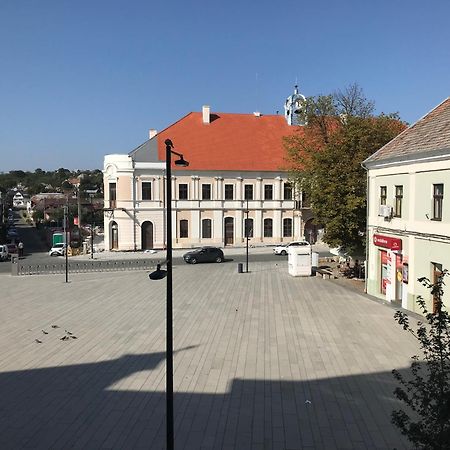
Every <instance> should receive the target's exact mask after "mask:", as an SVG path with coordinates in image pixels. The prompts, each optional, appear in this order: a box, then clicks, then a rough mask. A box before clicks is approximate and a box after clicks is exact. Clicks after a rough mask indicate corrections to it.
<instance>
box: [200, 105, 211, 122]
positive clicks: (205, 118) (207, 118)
mask: <svg viewBox="0 0 450 450" xmlns="http://www.w3.org/2000/svg"><path fill="white" fill-rule="evenodd" d="M202 112H203V123H211V114H210V112H211V110H210V107H209V106H207V105H203V108H202Z"/></svg>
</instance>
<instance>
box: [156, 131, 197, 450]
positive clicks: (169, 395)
mask: <svg viewBox="0 0 450 450" xmlns="http://www.w3.org/2000/svg"><path fill="white" fill-rule="evenodd" d="M164 143H165V145H166V199H167V200H166V203H167V207H166V226H167V256H166V271H164V270H161V265H160V264H158V265H157V268H156V271H155V272H152V273H151V274H150V275H149V277H150V279H152V280H160V279H161V278H164V277H165V276H166V277H167V288H166V289H167V290H166V297H167V299H166V448H167V450H173V448H174V418H173V307H172V297H173V291H172V168H171V163H172V154H174V155H177V156H179V157H180V159H178V160H176V161H175V165H177V166H184V167H187V166H188V165H189V163H188V162H187V161H185V160H184V159H183V155H182V154H181V153H177V152H175V151H174V150H173V143H172V141H171V140H170V139H166V140H165V142H164Z"/></svg>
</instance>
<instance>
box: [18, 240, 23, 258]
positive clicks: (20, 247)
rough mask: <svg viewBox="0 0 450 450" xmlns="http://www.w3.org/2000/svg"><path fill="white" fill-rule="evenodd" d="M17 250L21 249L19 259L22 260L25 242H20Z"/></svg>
mask: <svg viewBox="0 0 450 450" xmlns="http://www.w3.org/2000/svg"><path fill="white" fill-rule="evenodd" d="M17 248H18V249H19V258H22V257H23V242H22V241H19V244H18V245H17Z"/></svg>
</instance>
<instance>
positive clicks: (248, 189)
mask: <svg viewBox="0 0 450 450" xmlns="http://www.w3.org/2000/svg"><path fill="white" fill-rule="evenodd" d="M244 200H253V184H246V185H245V186H244Z"/></svg>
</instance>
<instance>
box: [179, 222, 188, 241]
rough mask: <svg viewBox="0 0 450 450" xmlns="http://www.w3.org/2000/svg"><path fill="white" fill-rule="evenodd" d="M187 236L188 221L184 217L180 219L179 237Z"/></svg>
mask: <svg viewBox="0 0 450 450" xmlns="http://www.w3.org/2000/svg"><path fill="white" fill-rule="evenodd" d="M187 237H189V222H188V221H187V220H186V219H183V220H180V238H187Z"/></svg>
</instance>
